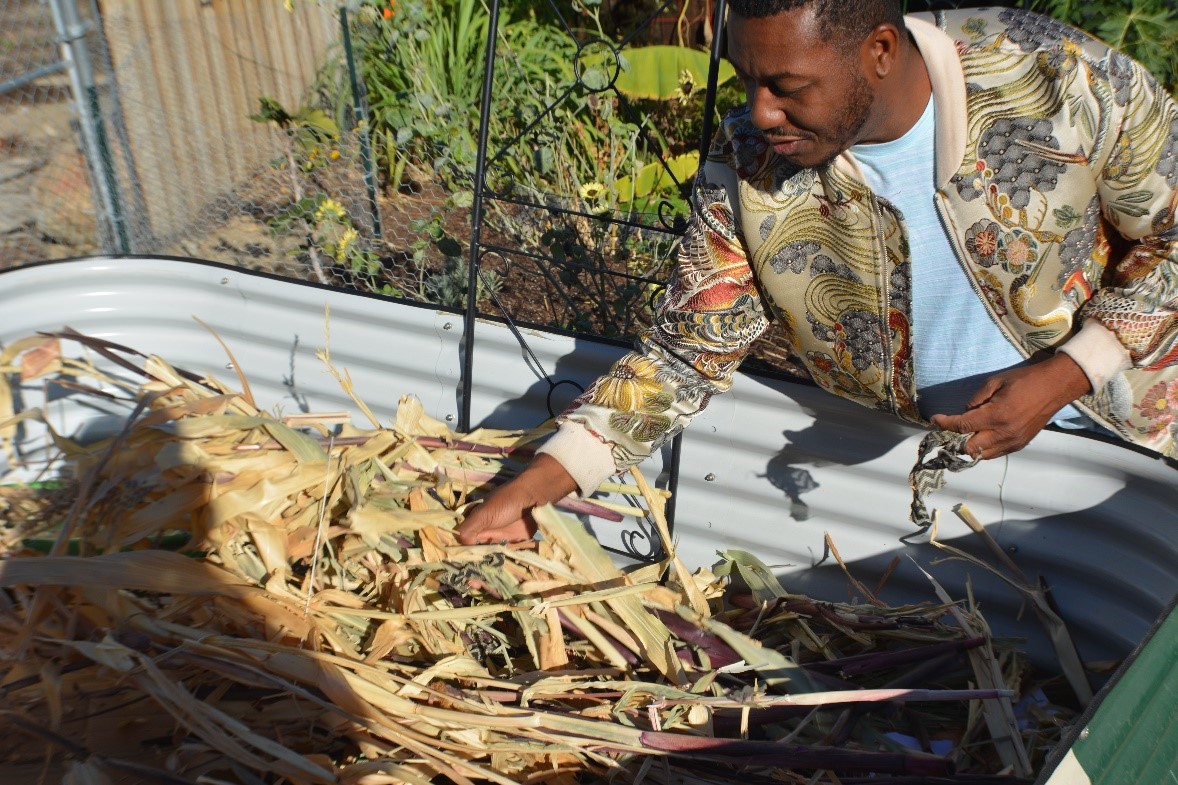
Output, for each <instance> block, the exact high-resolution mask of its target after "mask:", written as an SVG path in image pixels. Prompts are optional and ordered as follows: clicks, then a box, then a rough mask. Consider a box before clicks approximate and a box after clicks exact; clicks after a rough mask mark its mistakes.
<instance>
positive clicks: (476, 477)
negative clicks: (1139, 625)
mask: <svg viewBox="0 0 1178 785" xmlns="http://www.w3.org/2000/svg"><path fill="white" fill-rule="evenodd" d="M65 339H69V340H72V341H76V342H78V343H80V344H81V345H82V346H83V347H85V348H86V349H88V350H89V351H90V352H92V353H94V354H96V355H98V356H100V357H102V358H105V359H106V360H107V361H109V362H114V363H117V364H118V365H120V366H122V367H123V368H131V369H135V370H136V371H137V372H141V373H142V374H143V376H144V378H145V380H144V381H142V382H141V383H138V384H129V383H128V382H126V381H125V380H123V379H121V378H119V377H118V376H116V375H115V374H113V373H109V372H106V371H104V370H102V369H100V368H99V367H97V366H96V365H95V364H93V363H91V362H90V361H88V360H85V359H77V358H72V357H68V356H67V355H66V354H65V353H64V352H63V351H62V350H61V347H60V342H61V341H62V340H65ZM22 352H23V353H22ZM34 353H35V354H34ZM324 357H325V359H329V356H328V355H326V353H325V354H324ZM3 358H4V362H5V363H6V364H7V365H6V367H7V368H9V369H10V370H14V369H19V370H21V371H22V372H23V373H24V375H25V376H26V378H30V377H35V376H42V377H46V378H52V379H53V380H54V383H59V384H60V383H63V382H64V383H66V384H69V385H71V386H72V388H73V389H75V390H84V389H97V387H98V386H103V387H105V388H107V389H116V390H120V391H122V394H123V395H125V396H126V398H127V400H128V401H129V403H130V404H131V411H132V413H131V416H130V417H129V418H128V420H127V422H126V423H125V426H124V427H123V429H122V431H121V432H120V433H118V434H117V435H116V436H114V437H112V438H110V439H108V440H106V441H105V442H103V443H100V444H97V445H83V444H79V443H75V442H74V441H72V440H71V439H70V438H69V437H68V436H67V435H64V434H58V433H53V432H52V429H51V428H50V432H51V434H52V439H53V441H54V443H55V445H56V447H57V450H58V451H59V453H60V464H59V465H58V472H57V479H56V480H55V481H53V482H51V483H43V484H40V485H36V484H32V485H21V486H5V487H3V488H2V492H0V510H7V511H8V514H7V515H6V516H5V520H6V524H5V527H4V529H3V537H4V540H3V548H4V554H5V557H6V558H5V559H4V560H3V561H0V588H3V590H4V591H3V592H2V593H0V651H2V652H3V660H2V662H0V717H3V718H4V721H5V722H7V723H8V724H9V725H11V729H12V732H10V733H7V734H4V736H3V737H2V738H3V740H2V741H0V760H3V761H5V762H6V764H7V765H12V766H20V765H28V766H35V765H37V764H39V762H41V761H43V760H44V759H45V756H46V754H47V753H49V752H50V751H55V752H58V753H64V754H65V755H67V756H69V757H70V760H71V762H70V763H69V764H68V766H63V767H62V768H61V770H60V771H59V772H58V779H60V780H62V781H67V782H103V781H116V780H117V779H118V778H120V777H123V778H125V777H132V778H135V777H138V778H139V779H141V780H142V781H166V782H196V781H198V780H200V778H204V779H203V780H202V781H206V782H234V783H256V782H269V781H278V780H281V781H284V782H290V783H355V784H356V785H377V784H378V783H427V782H436V781H449V782H454V783H467V782H496V783H516V782H550V783H570V784H571V783H573V782H575V781H580V780H579V779H578V778H580V777H582V776H584V775H586V774H594V775H610V774H617V773H621V772H628V773H629V775H633V776H641V777H642V778H645V780H646V781H671V780H672V779H673V778H674V777H675V776H676V774H675V772H676V768H675V767H676V766H677V765H680V764H681V765H685V766H687V767H688V768H689V769H690V770H691V771H692V772H694V774H695V776H696V777H697V778H699V779H700V780H701V781H706V780H708V778H709V777H713V776H715V777H721V778H723V777H724V776H725V775H724V774H723V772H724V771H725V768H724V767H725V766H726V765H728V764H736V765H741V766H744V767H746V769H745V772H744V773H743V774H742V775H741V778H742V779H745V780H748V779H751V778H755V776H761V775H755V774H754V773H752V771H751V770H749V769H748V768H747V767H749V766H752V767H755V769H756V770H757V771H761V772H764V774H763V776H765V777H772V778H774V780H775V781H794V782H806V781H815V782H817V781H819V780H815V779H813V778H814V777H816V776H820V772H821V771H823V770H826V769H830V770H833V771H837V772H839V773H840V774H841V775H843V776H848V775H856V774H859V775H867V774H869V773H870V774H872V775H873V776H875V777H877V781H879V782H887V781H888V780H887V779H886V778H887V777H888V776H889V775H892V774H901V773H908V774H921V775H928V776H940V775H947V774H948V773H950V772H951V771H952V770H953V769H954V768H955V767H956V768H958V769H961V770H973V771H981V770H984V769H985V767H986V766H987V765H990V764H992V763H993V761H995V760H998V757H997V754H996V753H995V752H994V751H993V750H994V748H993V747H992V745H989V746H988V745H985V744H981V743H977V741H976V737H978V736H980V735H984V734H985V733H986V732H987V729H986V727H985V725H986V719H987V718H989V719H990V720H991V721H992V718H993V716H994V713H993V712H990V713H983V712H981V711H980V710H978V709H977V708H976V707H978V706H980V705H981V703H982V702H983V701H986V702H990V701H997V700H1004V701H1008V699H1010V698H1011V697H1012V696H1013V695H1014V693H1015V690H1014V689H1013V688H1012V687H1011V686H1007V685H1009V684H1016V683H1017V681H1016V680H1017V678H1018V677H1020V676H1021V672H1020V671H1019V666H1018V665H1017V664H1015V662H1014V661H1013V660H1007V661H1005V662H999V661H998V660H997V659H995V658H993V657H991V658H990V659H989V660H981V659H979V655H977V654H975V655H974V657H975V660H976V661H978V662H983V665H981V666H979V667H983V668H984V670H985V674H986V678H987V679H988V680H989V681H988V684H989V688H988V689H987V690H982V691H978V690H972V689H969V685H968V684H963V685H960V686H959V687H957V688H955V689H938V688H936V687H932V686H927V685H925V686H922V688H920V689H911V687H913V685H911V684H904V685H901V686H900V687H896V686H895V685H889V684H887V683H886V680H887V679H892V680H895V679H896V678H897V670H896V667H897V666H896V664H895V662H893V661H892V660H888V662H887V664H886V665H880V664H875V665H873V663H872V661H871V657H872V656H875V655H866V654H864V652H869V651H871V650H873V649H879V648H888V649H889V650H893V651H891V655H892V656H893V657H895V658H897V661H899V659H902V658H903V656H907V655H903V653H902V651H901V653H900V654H897V652H896V651H894V650H897V649H899V650H904V649H905V647H907V648H908V649H911V647H912V646H913V645H915V646H917V647H928V648H927V650H928V651H929V652H932V651H933V647H941V648H937V649H936V653H937V656H939V657H944V658H948V657H951V656H955V655H956V653H957V652H960V651H966V650H970V651H973V650H975V649H976V648H977V647H978V646H979V645H980V644H979V641H980V640H981V639H980V638H978V637H977V636H972V635H970V634H968V633H967V632H966V630H965V628H966V627H967V626H968V625H969V624H973V622H974V621H975V620H977V619H978V618H979V617H978V616H977V614H976V613H975V612H973V611H970V610H968V609H963V608H958V607H957V606H955V605H953V604H952V603H948V602H946V604H945V605H930V606H912V607H904V608H898V609H888V608H884V607H880V605H881V604H880V603H878V601H876V602H875V603H874V604H869V605H864V606H850V605H841V604H837V605H836V604H829V603H818V602H815V601H813V600H810V599H808V598H802V597H797V596H795V595H790V594H789V593H788V592H786V591H785V590H784V589H782V588H781V587H780V586H779V585H778V584H776V582H775V581H774V580H773V579H772V578H771V576H770V577H768V578H766V577H765V576H767V575H768V572H767V571H766V570H765V568H764V566H763V565H761V564H760V563H759V562H757V561H756V559H755V558H754V557H751V556H749V555H747V554H731V555H730V558H729V559H728V560H727V562H726V567H725V569H724V570H718V573H721V574H725V573H730V572H733V571H737V572H741V573H742V574H744V575H745V576H746V577H749V578H754V577H755V586H754V588H755V589H756V593H755V594H754V595H753V598H752V599H751V600H740V599H739V598H733V599H734V601H733V602H727V603H726V602H724V601H723V598H722V589H723V588H724V585H725V581H724V580H723V579H722V578H717V577H716V575H714V574H712V573H711V572H708V571H706V570H705V571H701V572H699V573H696V574H694V575H693V574H691V573H690V572H689V571H688V570H687V569H686V568H685V567H684V565H682V564H681V563H679V562H678V560H677V559H676V558H675V557H674V555H673V554H674V551H673V547H672V543H671V542H670V541H669V533H668V531H667V527H666V523H665V520H664V519H663V518H662V505H663V503H664V501H665V494H664V493H662V492H660V491H657V490H656V489H653V488H651V487H650V485H649V484H648V483H647V482H646V481H645V479H644V478H643V477H642V476H641V474H637V473H636V474H635V476H634V483H633V484H632V485H626V484H612V485H610V487H609V490H611V491H616V492H621V493H624V494H627V495H628V496H629V497H630V498H631V500H632V501H631V502H629V503H628V504H625V505H617V504H614V505H613V506H612V507H610V506H606V505H602V504H598V503H596V502H583V503H581V504H580V505H579V506H577V507H576V509H577V510H578V511H582V512H588V513H591V514H598V515H601V516H603V517H607V518H610V519H615V520H616V519H618V518H620V515H619V514H618V512H617V507H618V506H621V507H623V508H625V510H626V511H627V512H628V513H629V514H632V515H645V516H649V517H650V518H651V520H652V523H653V524H654V526H655V528H656V530H657V531H659V532H660V534H661V535H662V537H663V538H664V547H665V551H666V553H668V554H670V555H669V556H668V557H667V559H666V560H665V561H664V562H662V563H660V564H657V565H652V566H651V567H648V568H642V569H637V570H634V571H630V572H624V571H622V570H620V569H619V568H618V567H617V566H616V565H615V564H614V563H613V562H612V561H611V560H610V559H609V558H608V556H607V555H606V554H605V552H604V551H603V550H602V549H601V548H600V546H599V545H598V544H597V543H596V541H595V540H594V539H593V538H592V537H591V536H590V535H589V534H588V533H587V532H586V530H585V528H584V527H583V526H582V525H581V524H580V523H579V522H578V521H577V520H575V519H573V518H570V517H568V516H566V515H563V514H561V513H560V512H558V511H557V510H555V509H553V508H543V509H541V510H537V511H536V515H535V517H536V520H537V522H538V524H539V527H540V531H541V534H542V537H541V538H540V539H539V540H538V541H537V542H534V543H526V544H524V545H517V546H461V545H459V544H457V541H456V539H455V536H454V534H453V529H454V527H455V526H456V525H457V523H458V522H460V520H461V518H462V514H463V511H464V510H465V509H466V508H467V507H468V505H469V504H471V503H473V502H475V501H476V500H477V498H479V497H480V496H481V495H482V494H483V493H485V492H486V491H487V490H488V489H489V488H490V487H491V486H492V485H493V484H495V483H497V482H501V481H502V480H503V479H505V478H506V477H508V476H510V475H511V474H512V473H513V472H515V471H517V470H518V468H519V466H520V463H519V461H518V456H520V455H526V454H527V452H528V450H529V445H531V444H532V443H533V442H534V441H535V440H537V439H539V438H541V437H542V436H543V435H545V431H543V430H533V431H510V432H509V431H491V430H480V431H477V432H474V433H470V434H463V435H458V434H454V433H452V432H451V431H450V430H449V429H448V427H447V426H446V425H445V424H444V423H441V422H439V421H437V420H434V419H433V418H430V417H429V416H428V415H426V413H425V412H424V410H423V409H422V407H421V405H420V403H418V402H417V401H416V400H415V399H412V398H405V399H402V400H401V402H400V406H399V408H398V412H397V416H396V421H395V422H394V423H393V424H392V425H391V426H390V427H387V428H382V427H379V426H378V425H376V424H375V417H373V416H372V415H371V412H369V415H368V416H369V417H370V418H371V419H372V420H373V422H374V427H372V428H359V427H356V426H353V425H352V424H351V423H350V421H349V420H348V418H347V417H346V416H344V415H341V414H340V413H325V414H321V415H316V414H299V415H295V416H291V417H283V416H280V415H277V414H271V413H268V412H266V411H264V410H262V409H260V408H259V407H258V405H257V403H256V402H255V400H254V398H253V395H252V393H250V392H249V386H248V382H247V381H246V379H245V376H244V375H241V376H240V378H239V381H240V386H241V388H242V392H238V391H235V390H233V389H232V388H230V387H229V386H227V385H225V384H223V383H221V382H220V381H217V380H216V379H212V378H201V377H198V376H195V375H193V374H189V373H186V372H183V371H180V370H177V369H175V368H173V367H172V366H170V365H169V364H168V363H167V362H165V361H164V360H163V359H161V358H159V357H143V356H141V355H138V354H137V353H135V352H133V351H132V350H129V349H125V348H124V347H119V346H117V345H114V344H111V343H108V342H104V341H100V340H96V339H91V338H87V337H85V336H81V335H78V334H76V333H73V332H72V331H66V332H63V333H61V334H59V335H56V336H51V337H47V338H42V339H39V340H31V341H29V342H26V343H22V344H20V348H19V350H18V351H9V352H6V353H5V354H4V355H3ZM22 358H23V359H22ZM235 367H236V363H235ZM336 375H337V378H339V379H340V380H341V383H342V384H344V386H345V389H347V390H349V392H350V382H349V381H348V380H347V376H346V374H340V373H337V374H336ZM6 389H7V388H6ZM102 394H106V395H109V393H102ZM11 398H12V396H11V395H9V396H8V398H7V399H6V400H11ZM365 411H367V409H365ZM17 418H23V419H26V420H41V421H42V422H46V421H47V420H48V418H46V417H45V416H44V415H43V413H42V410H38V409H31V410H28V411H25V412H15V411H14V412H11V413H10V414H9V417H8V418H7V419H0V435H3V434H6V433H10V431H9V430H6V429H8V428H10V427H11V426H12V425H13V423H14V421H15V420H16V419H17ZM46 425H47V427H48V426H49V423H48V422H46ZM949 610H952V611H953V613H954V614H956V615H957V616H958V617H959V618H960V619H962V620H963V622H962V623H961V624H957V623H955V622H953V621H952V620H950V619H949V617H948V615H947V611H949ZM974 626H976V627H978V628H979V629H985V626H984V623H978V624H976V625H974ZM987 650H989V649H987ZM856 656H858V657H859V659H855V657H856ZM921 658H922V655H921V654H917V655H916V656H915V657H914V658H912V659H910V660H905V661H904V662H912V661H913V660H919V659H921ZM925 659H927V658H925ZM881 662H882V661H881ZM962 662H964V660H962ZM1004 667H1005V670H1006V671H1007V672H1008V673H1010V675H1011V676H1012V680H1008V681H1007V682H1006V683H1004V684H996V683H994V678H993V677H994V674H995V673H997V674H999V675H1001V674H1002V673H1003V669H1004ZM874 673H880V674H883V675H882V676H876V675H873V674H874ZM863 674H867V677H866V678H862V679H860V680H859V681H858V682H855V681H852V680H853V679H856V678H859V677H860V676H861V675H863ZM909 701H911V702H912V708H906V709H897V708H896V707H897V706H906V705H908V702H909ZM848 703H850V704H851V708H849V709H848V708H846V706H847V704H848ZM871 704H877V705H881V706H886V707H890V709H889V711H891V712H892V713H893V714H899V715H901V720H900V721H899V722H898V723H897V721H895V720H888V721H886V722H885V721H883V720H880V719H879V718H876V717H873V716H870V713H869V711H868V710H867V708H865V707H869V706H870V705H871ZM1004 705H1006V706H1009V705H1010V704H1009V702H1007V703H1005V704H1004ZM916 706H919V707H920V708H916ZM813 707H825V708H823V709H821V710H817V709H814V708H813ZM930 707H931V708H930ZM950 707H952V709H951V708H950ZM953 712H956V713H955V714H953ZM946 717H955V719H949V720H945V718H946ZM750 721H751V722H750ZM889 723H890V724H889ZM889 727H902V728H903V729H905V730H908V731H911V730H912V729H913V728H916V727H919V728H920V730H921V732H922V733H923V732H928V731H929V730H930V729H932V730H938V729H945V728H948V729H949V730H950V731H951V732H953V733H956V734H957V735H958V736H959V738H962V739H969V740H971V741H972V742H973V743H971V744H970V745H969V746H965V745H963V746H960V747H959V748H958V749H957V750H956V751H955V752H954V754H953V755H952V756H951V757H952V759H950V758H946V757H940V756H934V755H929V754H925V753H923V752H912V751H907V750H904V749H903V748H902V747H901V746H900V745H899V744H897V743H895V742H894V741H892V740H890V739H889V738H888V737H886V736H885V735H883V734H884V732H885V730H886V729H887V728H889ZM991 730H992V729H991ZM1011 732H1012V733H1013V734H1015V735H1018V734H1019V730H1018V729H1017V728H1013V729H1011ZM31 741H32V742H35V743H30V742H31ZM836 742H837V747H835V746H832V745H834V744H835V743H836ZM1003 743H1004V744H1005V743H1007V742H1005V741H1004V742H1003ZM655 760H658V761H659V762H658V763H654V764H653V765H652V763H651V762H652V761H655ZM799 772H802V773H799ZM831 776H836V775H833V774H832V775H831ZM831 781H834V780H831Z"/></svg>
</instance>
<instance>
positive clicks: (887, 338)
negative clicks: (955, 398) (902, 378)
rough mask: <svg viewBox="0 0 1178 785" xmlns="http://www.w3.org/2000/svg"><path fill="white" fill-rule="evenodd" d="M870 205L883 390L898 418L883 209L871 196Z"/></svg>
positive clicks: (889, 276)
mask: <svg viewBox="0 0 1178 785" xmlns="http://www.w3.org/2000/svg"><path fill="white" fill-rule="evenodd" d="M871 204H872V206H873V207H874V208H875V239H876V241H877V243H878V247H879V268H880V273H881V277H882V278H883V296H884V299H883V313H882V314H881V319H882V321H883V325H882V327H883V333H882V334H881V336H880V337H881V338H882V339H883V350H884V360H885V363H886V370H887V384H886V385H885V386H884V390H885V392H886V393H887V396H888V403H889V404H890V405H891V407H892V412H893V413H894V414H895V415H896V416H897V417H900V416H901V415H900V403H899V400H898V399H897V397H896V392H895V385H896V361H895V357H893V355H892V341H891V334H892V331H891V326H890V325H889V323H888V313H889V312H890V310H891V302H892V287H891V279H892V276H891V273H890V272H889V271H888V269H887V268H888V249H887V243H886V242H885V241H884V236H883V208H882V207H881V206H880V204H879V197H878V196H875V195H874V194H872V196H871Z"/></svg>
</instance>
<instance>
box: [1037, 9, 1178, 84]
mask: <svg viewBox="0 0 1178 785" xmlns="http://www.w3.org/2000/svg"><path fill="white" fill-rule="evenodd" d="M1021 4H1022V5H1023V6H1024V7H1026V8H1031V9H1033V10H1035V11H1039V12H1040V13H1043V14H1047V15H1048V16H1052V17H1054V18H1056V19H1058V20H1059V21H1061V22H1066V23H1068V24H1070V25H1073V26H1075V27H1078V28H1080V29H1082V30H1086V31H1088V32H1089V33H1092V34H1093V35H1095V36H1097V37H1098V38H1100V39H1101V40H1102V41H1104V42H1105V43H1107V44H1108V45H1109V46H1112V47H1114V48H1116V49H1119V50H1120V51H1122V52H1124V53H1125V54H1127V55H1129V56H1130V57H1132V58H1133V59H1134V60H1136V61H1138V62H1139V63H1141V64H1142V65H1143V66H1145V67H1146V68H1147V69H1149V70H1150V72H1151V73H1153V75H1154V76H1155V77H1157V79H1158V81H1159V82H1161V84H1162V85H1163V86H1165V88H1166V89H1167V90H1169V91H1170V93H1171V94H1173V95H1178V7H1176V6H1175V5H1174V2H1173V0H1023V2H1022V3H1021Z"/></svg>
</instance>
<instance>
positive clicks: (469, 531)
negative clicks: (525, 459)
mask: <svg viewBox="0 0 1178 785" xmlns="http://www.w3.org/2000/svg"><path fill="white" fill-rule="evenodd" d="M576 489H577V484H576V483H575V482H574V481H573V478H572V477H571V476H570V475H569V473H568V472H567V471H565V469H564V467H563V466H561V465H560V462H559V461H557V460H556V459H555V458H553V457H551V456H549V455H546V454H544V453H541V454H539V455H537V456H536V458H535V460H533V461H532V462H531V463H530V464H529V465H528V468H526V469H524V470H523V471H522V472H520V475H519V476H518V477H516V478H515V479H514V480H512V481H511V482H509V483H507V484H506V485H504V486H502V487H500V488H497V489H496V490H495V491H494V492H493V493H492V494H491V495H490V496H488V497H487V500H486V501H484V502H483V503H482V504H479V505H476V506H474V507H472V508H471V510H470V513H469V514H468V515H467V516H466V520H464V521H463V522H462V525H461V526H459V527H458V541H459V542H461V543H463V544H464V545H475V544H479V543H491V542H503V541H508V542H517V541H519V540H526V539H528V538H530V537H531V536H532V535H533V534H535V533H536V523H535V521H533V520H532V516H531V511H532V508H533V507H538V506H540V505H543V504H548V503H550V502H556V501H559V500H561V499H563V498H564V497H566V496H568V495H569V494H570V493H572V492H573V491H575V490H576Z"/></svg>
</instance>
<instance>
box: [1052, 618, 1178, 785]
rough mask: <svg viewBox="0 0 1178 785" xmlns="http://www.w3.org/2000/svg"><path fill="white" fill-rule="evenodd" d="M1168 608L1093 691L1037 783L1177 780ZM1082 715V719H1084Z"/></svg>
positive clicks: (1174, 663)
mask: <svg viewBox="0 0 1178 785" xmlns="http://www.w3.org/2000/svg"><path fill="white" fill-rule="evenodd" d="M1174 609H1175V603H1174V602H1173V601H1171V603H1170V607H1169V609H1168V610H1167V611H1166V613H1164V614H1163V615H1162V617H1161V618H1160V619H1159V621H1158V623H1157V624H1156V625H1155V626H1154V628H1153V629H1152V630H1151V631H1150V633H1149V634H1148V635H1147V636H1146V637H1145V639H1144V640H1143V641H1142V643H1141V644H1140V645H1139V646H1138V647H1137V648H1136V649H1135V650H1134V652H1133V653H1132V654H1131V655H1130V656H1129V657H1128V658H1127V659H1126V661H1125V663H1124V664H1123V665H1122V666H1121V668H1120V670H1118V672H1117V673H1116V675H1115V676H1114V677H1113V679H1112V680H1110V682H1109V684H1108V685H1106V686H1105V688H1104V689H1103V690H1101V692H1100V693H1098V694H1097V696H1096V699H1095V700H1094V701H1093V703H1092V706H1090V707H1089V709H1088V712H1087V713H1086V715H1085V717H1084V718H1082V721H1081V722H1078V723H1077V724H1076V726H1075V730H1074V732H1073V736H1072V739H1073V741H1072V744H1071V745H1070V746H1069V747H1067V748H1066V751H1065V752H1064V753H1063V754H1062V757H1061V758H1060V759H1059V762H1058V763H1057V765H1056V766H1055V768H1054V769H1053V770H1051V771H1050V773H1045V775H1044V776H1046V777H1047V778H1046V779H1040V783H1042V785H1170V784H1171V783H1174V784H1178V710H1176V709H1178V613H1175V611H1174ZM1084 719H1086V720H1087V721H1083V720H1084Z"/></svg>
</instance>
